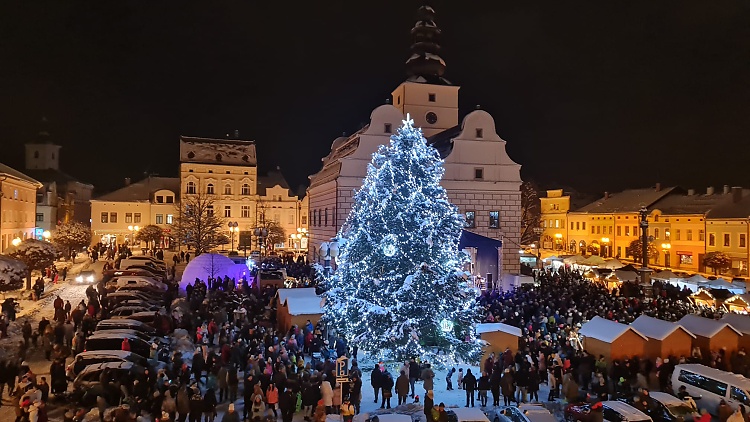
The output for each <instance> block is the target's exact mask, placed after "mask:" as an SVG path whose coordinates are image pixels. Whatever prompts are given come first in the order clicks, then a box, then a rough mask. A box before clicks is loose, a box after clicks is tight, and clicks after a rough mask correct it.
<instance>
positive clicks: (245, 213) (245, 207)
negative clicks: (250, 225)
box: [242, 205, 250, 218]
mask: <svg viewBox="0 0 750 422" xmlns="http://www.w3.org/2000/svg"><path fill="white" fill-rule="evenodd" d="M242 218H250V205H243V206H242Z"/></svg>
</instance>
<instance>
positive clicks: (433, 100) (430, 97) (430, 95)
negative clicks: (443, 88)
mask: <svg viewBox="0 0 750 422" xmlns="http://www.w3.org/2000/svg"><path fill="white" fill-rule="evenodd" d="M427 100H428V101H429V102H431V103H434V102H435V94H427Z"/></svg>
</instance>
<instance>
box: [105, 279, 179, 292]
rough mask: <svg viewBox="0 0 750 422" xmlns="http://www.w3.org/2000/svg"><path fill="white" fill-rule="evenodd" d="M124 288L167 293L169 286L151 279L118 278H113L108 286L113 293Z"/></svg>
mask: <svg viewBox="0 0 750 422" xmlns="http://www.w3.org/2000/svg"><path fill="white" fill-rule="evenodd" d="M123 287H139V288H141V289H143V290H147V291H152V292H155V293H156V292H160V293H163V292H166V291H167V285H166V284H164V283H162V282H161V281H157V280H154V279H153V278H149V277H118V278H113V279H112V280H110V281H108V282H107V284H106V288H107V290H110V291H113V290H117V289H120V288H123Z"/></svg>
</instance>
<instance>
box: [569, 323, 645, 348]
mask: <svg viewBox="0 0 750 422" xmlns="http://www.w3.org/2000/svg"><path fill="white" fill-rule="evenodd" d="M627 331H632V332H634V333H636V334H638V335H639V336H641V337H643V339H644V340H648V338H646V336H644V335H643V334H641V333H640V332H639V331H638V330H636V329H635V328H633V327H631V326H629V325H625V324H620V323H619V322H615V321H610V320H608V319H604V318H602V317H598V316H597V317H594V319H592V320H591V321H589V322H587V323H585V324H583V326H581V329H580V330H579V331H578V332H579V333H580V334H581V335H584V336H586V337H591V338H595V339H597V340H601V341H603V342H605V343H612V342H613V341H615V340H617V339H618V338H620V337H621V336H622V335H623V334H625V333H626V332H627Z"/></svg>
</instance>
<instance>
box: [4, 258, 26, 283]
mask: <svg viewBox="0 0 750 422" xmlns="http://www.w3.org/2000/svg"><path fill="white" fill-rule="evenodd" d="M27 270H28V269H27V267H26V264H24V263H23V262H21V261H19V260H17V259H13V258H10V257H7V256H2V255H0V290H3V291H5V290H15V289H19V288H21V286H23V279H24V277H26V272H27Z"/></svg>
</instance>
